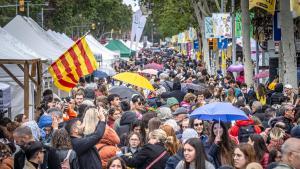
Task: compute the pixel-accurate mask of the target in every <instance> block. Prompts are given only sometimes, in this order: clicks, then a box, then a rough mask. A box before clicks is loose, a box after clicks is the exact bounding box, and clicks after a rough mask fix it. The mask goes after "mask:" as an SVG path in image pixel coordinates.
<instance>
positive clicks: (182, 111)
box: [172, 107, 188, 116]
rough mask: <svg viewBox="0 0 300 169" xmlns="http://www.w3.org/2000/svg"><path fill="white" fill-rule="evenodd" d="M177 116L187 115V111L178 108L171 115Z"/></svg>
mask: <svg viewBox="0 0 300 169" xmlns="http://www.w3.org/2000/svg"><path fill="white" fill-rule="evenodd" d="M179 114H188V109H186V108H184V107H180V108H178V109H177V110H176V111H175V112H173V113H172V115H173V116H176V115H179Z"/></svg>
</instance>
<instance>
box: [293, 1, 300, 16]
mask: <svg viewBox="0 0 300 169" xmlns="http://www.w3.org/2000/svg"><path fill="white" fill-rule="evenodd" d="M291 11H292V12H293V17H294V18H296V17H298V16H300V0H291Z"/></svg>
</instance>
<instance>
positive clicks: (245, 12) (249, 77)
mask: <svg viewBox="0 0 300 169" xmlns="http://www.w3.org/2000/svg"><path fill="white" fill-rule="evenodd" d="M241 10H242V25H243V27H242V36H243V58H244V70H245V71H244V73H245V82H246V84H247V85H248V86H253V65H252V61H251V48H250V33H249V32H250V13H249V1H248V0H241Z"/></svg>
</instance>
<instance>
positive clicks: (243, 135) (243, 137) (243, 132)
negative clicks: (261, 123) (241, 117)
mask: <svg viewBox="0 0 300 169" xmlns="http://www.w3.org/2000/svg"><path fill="white" fill-rule="evenodd" d="M254 133H255V129H254V126H253V125H248V126H241V127H240V128H239V134H238V139H239V142H240V143H246V142H248V138H249V136H250V135H251V134H254Z"/></svg>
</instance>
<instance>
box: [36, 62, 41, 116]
mask: <svg viewBox="0 0 300 169" xmlns="http://www.w3.org/2000/svg"><path fill="white" fill-rule="evenodd" d="M36 67H37V74H36V75H37V84H36V102H35V108H36V109H35V110H37V108H38V107H40V104H41V97H42V96H41V94H42V63H41V61H40V60H39V61H37V62H36ZM35 112H36V113H37V112H38V111H35ZM37 115H38V114H35V117H37Z"/></svg>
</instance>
